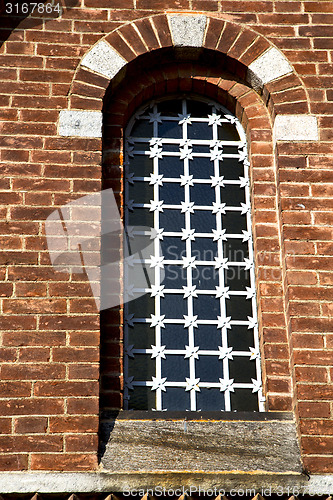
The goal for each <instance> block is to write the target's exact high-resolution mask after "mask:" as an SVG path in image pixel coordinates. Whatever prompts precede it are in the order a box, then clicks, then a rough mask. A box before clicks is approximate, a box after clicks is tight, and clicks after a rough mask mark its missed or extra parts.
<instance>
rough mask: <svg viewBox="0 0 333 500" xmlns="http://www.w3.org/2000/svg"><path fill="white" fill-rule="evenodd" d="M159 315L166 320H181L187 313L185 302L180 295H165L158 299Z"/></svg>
mask: <svg viewBox="0 0 333 500" xmlns="http://www.w3.org/2000/svg"><path fill="white" fill-rule="evenodd" d="M160 302H161V314H165V317H166V318H183V316H184V314H188V312H187V300H186V299H184V298H183V296H182V295H178V294H177V295H176V294H172V295H171V294H165V295H164V297H161V298H160Z"/></svg>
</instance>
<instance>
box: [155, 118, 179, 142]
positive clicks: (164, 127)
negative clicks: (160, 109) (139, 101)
mask: <svg viewBox="0 0 333 500" xmlns="http://www.w3.org/2000/svg"><path fill="white" fill-rule="evenodd" d="M182 136H183V128H182V125H178V122H177V121H176V120H173V121H166V120H163V122H162V123H159V124H158V137H162V138H163V137H169V138H171V139H181V137H182Z"/></svg>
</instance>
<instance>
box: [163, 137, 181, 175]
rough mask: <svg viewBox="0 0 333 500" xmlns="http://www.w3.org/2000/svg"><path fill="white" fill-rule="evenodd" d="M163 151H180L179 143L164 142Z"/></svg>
mask: <svg viewBox="0 0 333 500" xmlns="http://www.w3.org/2000/svg"><path fill="white" fill-rule="evenodd" d="M163 151H165V152H167V153H179V144H164V143H163ZM169 177H170V176H169Z"/></svg>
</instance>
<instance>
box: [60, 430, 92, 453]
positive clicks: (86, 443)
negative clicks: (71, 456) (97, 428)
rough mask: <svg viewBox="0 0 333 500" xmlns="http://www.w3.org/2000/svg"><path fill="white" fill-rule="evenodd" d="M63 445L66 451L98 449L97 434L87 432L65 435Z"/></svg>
mask: <svg viewBox="0 0 333 500" xmlns="http://www.w3.org/2000/svg"><path fill="white" fill-rule="evenodd" d="M65 446H66V451H67V452H78V451H81V452H86V453H87V452H90V451H95V452H96V453H97V450H98V436H97V435H95V434H87V435H85V436H80V435H79V436H66V438H65Z"/></svg>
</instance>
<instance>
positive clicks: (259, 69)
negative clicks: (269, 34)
mask: <svg viewBox="0 0 333 500" xmlns="http://www.w3.org/2000/svg"><path fill="white" fill-rule="evenodd" d="M292 71H293V68H292V67H291V66H290V64H289V62H288V60H287V59H286V58H285V56H284V55H283V54H281V52H280V51H278V50H277V49H276V48H274V47H272V48H270V49H269V50H267V51H266V52H264V53H263V54H262V55H261V56H259V57H258V58H257V59H255V60H254V61H253V62H252V63H251V64H250V65H249V67H248V72H247V80H248V82H249V83H250V84H251V85H252V87H253V88H255V89H258V88H259V89H260V88H262V87H263V85H265V83H268V82H271V81H273V80H276V79H277V78H280V77H281V76H284V75H288V74H289V73H292Z"/></svg>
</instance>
